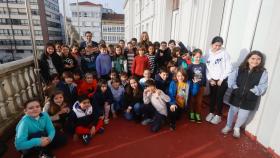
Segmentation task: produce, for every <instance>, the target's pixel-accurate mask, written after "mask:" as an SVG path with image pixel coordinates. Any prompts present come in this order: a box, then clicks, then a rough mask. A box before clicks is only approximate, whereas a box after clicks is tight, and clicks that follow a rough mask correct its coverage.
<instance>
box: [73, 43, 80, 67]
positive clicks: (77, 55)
mask: <svg viewBox="0 0 280 158" xmlns="http://www.w3.org/2000/svg"><path fill="white" fill-rule="evenodd" d="M71 55H72V57H74V58H75V60H76V61H77V66H78V67H81V54H80V53H79V47H78V46H72V47H71Z"/></svg>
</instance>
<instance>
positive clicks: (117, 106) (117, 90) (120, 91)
mask: <svg viewBox="0 0 280 158" xmlns="http://www.w3.org/2000/svg"><path fill="white" fill-rule="evenodd" d="M110 89H111V92H112V95H113V104H112V108H111V111H112V114H113V118H116V117H117V114H116V113H117V112H120V111H122V110H123V98H124V88H123V86H121V81H120V79H118V78H115V79H112V81H111V86H110Z"/></svg>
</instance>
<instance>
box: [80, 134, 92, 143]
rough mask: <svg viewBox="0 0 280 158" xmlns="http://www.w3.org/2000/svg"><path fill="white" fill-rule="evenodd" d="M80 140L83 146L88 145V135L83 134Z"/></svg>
mask: <svg viewBox="0 0 280 158" xmlns="http://www.w3.org/2000/svg"><path fill="white" fill-rule="evenodd" d="M82 139H83V142H84V144H89V142H90V135H89V134H84V135H82Z"/></svg>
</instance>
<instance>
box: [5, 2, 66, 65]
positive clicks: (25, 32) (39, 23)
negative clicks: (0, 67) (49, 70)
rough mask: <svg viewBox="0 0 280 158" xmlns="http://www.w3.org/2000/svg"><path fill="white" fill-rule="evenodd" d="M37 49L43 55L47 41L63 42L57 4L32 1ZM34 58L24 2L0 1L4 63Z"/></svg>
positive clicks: (32, 16)
mask: <svg viewBox="0 0 280 158" xmlns="http://www.w3.org/2000/svg"><path fill="white" fill-rule="evenodd" d="M29 2H30V8H31V18H32V22H33V25H34V35H35V40H36V43H35V44H36V48H37V49H38V51H39V52H43V50H44V44H45V43H46V42H48V41H52V42H61V41H62V34H61V24H60V17H59V7H58V0H44V1H41V0H40V1H37V0H29ZM30 55H32V41H31V32H30V26H29V21H28V17H27V11H26V5H25V0H2V1H0V58H1V59H2V61H1V62H7V61H10V60H13V58H14V59H19V58H24V57H26V56H30Z"/></svg>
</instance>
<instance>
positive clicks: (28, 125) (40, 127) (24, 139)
mask: <svg viewBox="0 0 280 158" xmlns="http://www.w3.org/2000/svg"><path fill="white" fill-rule="evenodd" d="M38 132H46V133H47V134H48V137H49V138H50V139H51V140H52V139H53V137H54V135H55V129H54V126H53V124H52V121H51V119H50V117H49V115H48V114H47V113H45V112H43V113H41V114H40V115H39V119H38V120H36V119H35V118H33V117H31V116H29V115H24V116H23V117H22V119H21V120H20V121H19V123H18V125H17V127H16V138H15V146H16V149H17V150H26V149H31V148H33V147H38V146H40V145H41V138H32V139H28V137H29V136H30V135H31V134H34V133H38Z"/></svg>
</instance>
